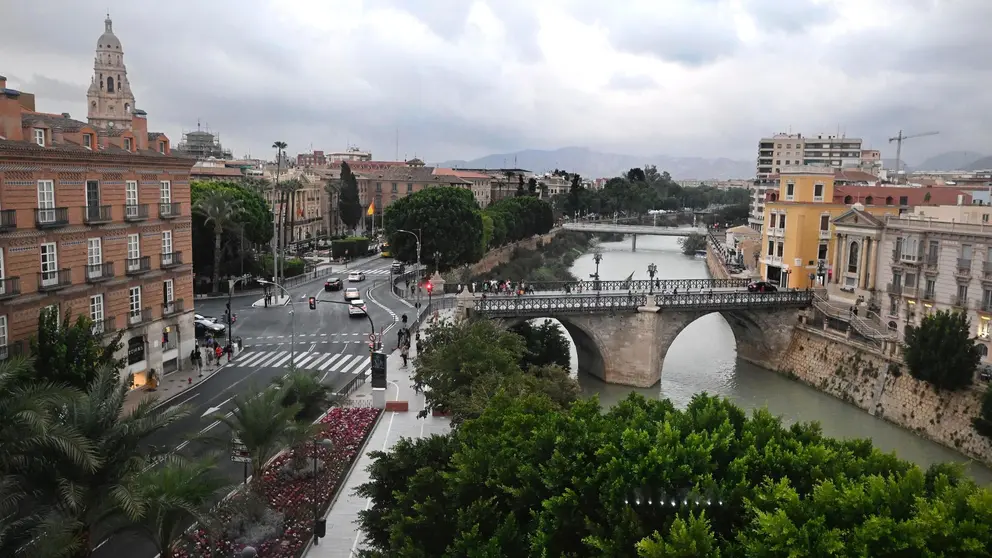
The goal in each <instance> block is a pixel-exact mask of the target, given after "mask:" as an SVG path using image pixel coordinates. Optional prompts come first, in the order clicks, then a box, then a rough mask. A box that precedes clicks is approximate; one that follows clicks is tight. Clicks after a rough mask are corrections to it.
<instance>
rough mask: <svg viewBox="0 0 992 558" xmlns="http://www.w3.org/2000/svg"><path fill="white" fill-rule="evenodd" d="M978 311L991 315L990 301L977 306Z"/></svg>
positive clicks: (991, 305) (991, 301) (983, 301)
mask: <svg viewBox="0 0 992 558" xmlns="http://www.w3.org/2000/svg"><path fill="white" fill-rule="evenodd" d="M978 309H979V310H981V311H982V312H985V313H986V314H992V300H988V299H985V300H982V302H981V304H979V305H978Z"/></svg>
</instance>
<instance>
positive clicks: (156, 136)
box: [148, 132, 165, 141]
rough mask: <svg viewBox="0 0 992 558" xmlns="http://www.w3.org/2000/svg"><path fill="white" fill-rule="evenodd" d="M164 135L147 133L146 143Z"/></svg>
mask: <svg viewBox="0 0 992 558" xmlns="http://www.w3.org/2000/svg"><path fill="white" fill-rule="evenodd" d="M164 135H165V134H163V133H162V132H148V141H153V140H157V139H158V138H160V137H162V136H164Z"/></svg>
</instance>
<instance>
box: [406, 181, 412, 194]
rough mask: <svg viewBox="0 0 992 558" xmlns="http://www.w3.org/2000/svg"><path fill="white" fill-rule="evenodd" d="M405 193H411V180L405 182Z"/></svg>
mask: <svg viewBox="0 0 992 558" xmlns="http://www.w3.org/2000/svg"><path fill="white" fill-rule="evenodd" d="M406 193H407V194H412V193H413V183H412V182H407V183H406Z"/></svg>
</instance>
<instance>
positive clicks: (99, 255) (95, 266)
mask: <svg viewBox="0 0 992 558" xmlns="http://www.w3.org/2000/svg"><path fill="white" fill-rule="evenodd" d="M102 263H103V245H102V243H101V240H100V237H96V238H88V239H86V265H89V266H90V270H89V276H90V277H99V276H100V274H101V273H102V271H103V270H101V269H100V264H102Z"/></svg>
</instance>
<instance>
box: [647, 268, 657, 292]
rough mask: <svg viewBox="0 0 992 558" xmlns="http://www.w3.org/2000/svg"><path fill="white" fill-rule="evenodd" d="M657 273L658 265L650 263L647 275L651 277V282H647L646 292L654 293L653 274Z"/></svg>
mask: <svg viewBox="0 0 992 558" xmlns="http://www.w3.org/2000/svg"><path fill="white" fill-rule="evenodd" d="M656 273H658V266H656V265H654V264H653V263H652V264H649V265H648V277H650V278H651V282H650V283H649V284H648V294H649V295H653V294H654V276H655V274H656Z"/></svg>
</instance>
